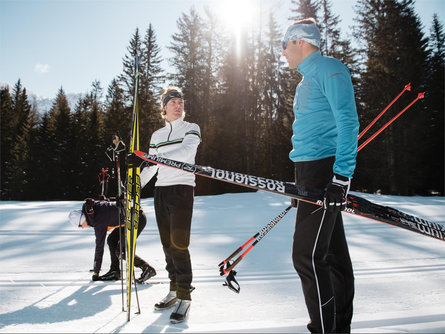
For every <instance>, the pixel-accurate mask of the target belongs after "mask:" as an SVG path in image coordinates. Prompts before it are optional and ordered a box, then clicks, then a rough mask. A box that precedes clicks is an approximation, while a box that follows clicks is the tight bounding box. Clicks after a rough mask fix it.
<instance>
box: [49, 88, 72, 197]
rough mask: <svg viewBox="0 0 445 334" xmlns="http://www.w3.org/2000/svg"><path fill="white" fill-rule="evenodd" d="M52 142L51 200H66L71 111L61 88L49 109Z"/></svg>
mask: <svg viewBox="0 0 445 334" xmlns="http://www.w3.org/2000/svg"><path fill="white" fill-rule="evenodd" d="M49 113H50V115H51V121H52V130H53V140H52V143H51V146H50V147H49V149H52V150H53V154H52V160H53V161H52V163H49V164H48V165H53V168H51V169H52V170H53V173H54V174H52V176H51V183H52V190H53V191H52V193H51V197H52V198H51V199H67V198H70V195H71V186H70V185H69V181H70V180H72V177H73V173H72V164H71V161H70V156H71V152H70V147H71V145H72V131H71V129H72V121H71V109H70V107H69V105H68V100H67V98H66V94H65V92H64V90H63V88H60V89H59V92H58V94H57V97H56V100H55V102H54V103H53V106H52V107H51V109H50V112H49Z"/></svg>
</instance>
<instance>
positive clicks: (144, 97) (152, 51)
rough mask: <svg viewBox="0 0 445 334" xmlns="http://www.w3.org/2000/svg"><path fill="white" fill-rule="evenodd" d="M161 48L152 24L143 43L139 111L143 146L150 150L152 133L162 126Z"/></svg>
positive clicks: (162, 76) (162, 77)
mask: <svg viewBox="0 0 445 334" xmlns="http://www.w3.org/2000/svg"><path fill="white" fill-rule="evenodd" d="M160 51H161V50H160V48H159V46H158V44H157V42H156V34H155V31H154V30H153V27H152V25H151V24H150V25H149V27H148V29H147V32H146V35H145V38H144V40H143V43H142V51H141V52H142V55H141V68H140V76H139V92H138V94H139V95H138V97H139V99H138V102H139V113H140V126H141V129H142V131H141V138H140V142H141V148H142V149H145V150H148V147H149V142H150V138H151V134H152V133H153V132H154V131H156V130H157V129H158V128H159V127H161V126H162V122H161V118H160V116H159V103H158V97H159V96H160V95H161V90H162V88H161V84H162V83H163V81H164V75H163V70H162V68H161V62H162V59H161V57H160Z"/></svg>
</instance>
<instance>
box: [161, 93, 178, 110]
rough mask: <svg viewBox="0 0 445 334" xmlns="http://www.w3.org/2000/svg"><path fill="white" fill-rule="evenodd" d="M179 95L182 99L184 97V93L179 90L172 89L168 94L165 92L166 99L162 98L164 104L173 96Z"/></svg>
mask: <svg viewBox="0 0 445 334" xmlns="http://www.w3.org/2000/svg"><path fill="white" fill-rule="evenodd" d="M174 97H179V98H180V99H183V97H182V93H181V92H178V91H177V90H171V91H169V92H168V93H167V94H165V96H164V99H163V100H162V106H163V107H165V106H166V105H167V103H168V101H170V100H171V99H172V98H174Z"/></svg>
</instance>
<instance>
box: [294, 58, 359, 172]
mask: <svg viewBox="0 0 445 334" xmlns="http://www.w3.org/2000/svg"><path fill="white" fill-rule="evenodd" d="M297 68H298V71H299V72H300V73H301V74H302V75H303V80H302V81H301V82H300V83H299V85H298V86H297V89H296V93H295V98H294V114H295V121H294V123H293V125H292V128H293V136H292V146H293V149H292V151H291V152H290V153H289V157H290V159H291V160H292V161H294V162H295V161H311V160H318V159H322V158H326V157H330V156H335V164H334V168H333V172H334V173H337V174H340V175H343V176H346V177H352V174H353V173H354V169H355V160H356V155H357V136H358V129H359V122H358V117H357V110H356V106H355V98H354V90H353V87H352V82H351V75H350V73H349V70H348V69H347V68H346V66H345V65H343V64H342V63H341V62H340V61H338V60H337V59H335V58H331V57H324V56H322V55H321V53H320V52H319V51H317V52H314V53H312V54H310V55H309V56H308V57H306V58H305V59H304V60H303V62H302V63H301V64H300V65H299V66H298V67H297Z"/></svg>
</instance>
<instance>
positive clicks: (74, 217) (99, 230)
mask: <svg viewBox="0 0 445 334" xmlns="http://www.w3.org/2000/svg"><path fill="white" fill-rule="evenodd" d="M123 212H124V210H121V216H120V224H121V226H122V227H123V228H121V229H119V222H118V207H117V205H116V202H108V201H96V200H93V199H86V200H85V203H84V204H83V205H82V209H81V210H73V211H71V212H70V214H69V220H70V222H71V224H73V225H74V226H76V227H79V228H82V229H84V228H89V227H93V228H94V233H95V235H96V251H95V256H94V273H93V277H92V280H93V281H113V280H118V279H120V277H121V273H120V266H119V249H120V246H119V230H120V231H121V239H122V241H124V240H125V228H124V227H125V217H124V215H123ZM146 224H147V218H146V217H145V214H144V213H143V212H142V210H140V211H139V228H138V233H137V236H138V237H139V234H141V232H142V231H143V229H144V228H145V225H146ZM108 230H113V231H112V232H111V233H110V235H109V236H108V238H107V243H108V248H109V250H110V258H111V265H110V270H109V271H108V272H107V273H106V274H104V275H102V276H99V272H100V269H101V267H102V258H103V254H104V245H105V238H106V236H107V231H108ZM122 256H123V257H125V246H124V245H123V247H122ZM134 265H135V267H138V268H140V269H141V270H142V274H141V276H140V277H139V278H138V279H137V280H136V281H137V282H138V283H142V282H144V281H146V280H148V279H149V278H150V277H153V276H155V275H156V270H155V269H154V268H153V267H151V266H150V265H149V264H148V263H147V262H146V261H144V260H143V259H142V258H140V257H139V256H137V255H136V254H135V256H134Z"/></svg>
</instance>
